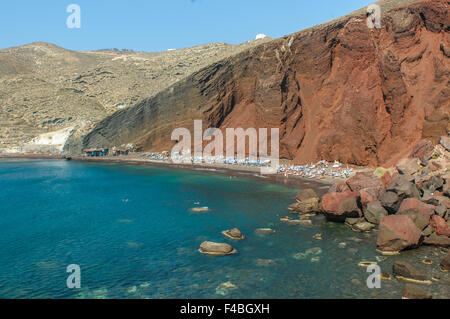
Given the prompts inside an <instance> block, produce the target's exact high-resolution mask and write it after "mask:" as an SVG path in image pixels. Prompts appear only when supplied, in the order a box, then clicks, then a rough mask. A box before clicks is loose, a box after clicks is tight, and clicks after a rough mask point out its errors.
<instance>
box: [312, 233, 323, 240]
mask: <svg viewBox="0 0 450 319" xmlns="http://www.w3.org/2000/svg"><path fill="white" fill-rule="evenodd" d="M313 238H314V239H316V240H322V239H323V238H322V234H315V235H314V236H313Z"/></svg>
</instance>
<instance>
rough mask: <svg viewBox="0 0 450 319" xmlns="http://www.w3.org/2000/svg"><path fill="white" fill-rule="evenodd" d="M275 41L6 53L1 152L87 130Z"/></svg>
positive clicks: (48, 47)
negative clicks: (209, 68) (164, 49)
mask: <svg viewBox="0 0 450 319" xmlns="http://www.w3.org/2000/svg"><path fill="white" fill-rule="evenodd" d="M267 41H270V39H269V38H267V39H261V40H257V41H250V42H246V43H243V44H241V45H229V44H225V43H215V44H206V45H200V46H196V47H193V48H187V49H181V50H175V51H168V52H154V53H151V52H150V53H147V52H133V51H129V50H101V51H89V52H77V51H71V50H66V49H63V48H61V47H58V46H56V45H53V44H50V43H42V42H36V43H31V44H28V45H24V46H20V47H14V48H9V49H4V50H0V124H1V125H0V149H1V148H2V147H3V148H9V147H16V146H19V147H20V146H22V145H23V144H24V143H25V142H28V141H30V140H31V139H33V138H34V137H36V136H38V135H39V134H42V133H47V132H52V131H57V130H60V129H63V128H66V127H73V126H77V127H79V128H81V127H84V130H87V131H86V132H85V133H87V132H89V130H90V129H92V127H93V126H94V125H95V124H96V123H97V122H99V121H100V120H101V119H103V118H105V117H106V116H107V115H110V114H112V113H114V112H115V111H117V110H119V109H120V108H124V107H127V106H130V105H133V104H135V103H137V102H139V101H141V100H142V99H144V98H148V97H151V96H153V95H155V94H156V93H158V92H160V91H161V90H163V89H165V88H167V87H169V86H170V85H172V84H173V83H175V82H176V81H179V80H180V79H183V78H185V77H186V76H188V75H190V74H192V73H193V72H195V71H198V70H200V69H201V68H203V67H205V66H207V65H209V64H211V63H213V62H216V61H219V60H221V59H223V58H226V57H229V56H231V55H233V54H236V53H238V52H241V51H243V50H245V49H247V48H250V47H253V46H255V45H257V44H260V43H264V42H267ZM84 130H82V131H79V132H78V135H80V134H83V131H84Z"/></svg>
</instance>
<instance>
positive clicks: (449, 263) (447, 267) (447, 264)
mask: <svg viewBox="0 0 450 319" xmlns="http://www.w3.org/2000/svg"><path fill="white" fill-rule="evenodd" d="M439 267H441V270H442V271H444V272H449V271H450V252H449V253H448V254H447V256H446V257H445V258H444V259H442V261H441V263H440V264H439Z"/></svg>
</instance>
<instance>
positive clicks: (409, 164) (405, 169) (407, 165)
mask: <svg viewBox="0 0 450 319" xmlns="http://www.w3.org/2000/svg"><path fill="white" fill-rule="evenodd" d="M396 168H397V170H398V171H399V173H400V174H403V175H413V174H415V173H417V172H418V171H419V168H420V164H419V161H418V160H417V158H403V159H401V160H400V161H399V162H398V163H397V166H396Z"/></svg>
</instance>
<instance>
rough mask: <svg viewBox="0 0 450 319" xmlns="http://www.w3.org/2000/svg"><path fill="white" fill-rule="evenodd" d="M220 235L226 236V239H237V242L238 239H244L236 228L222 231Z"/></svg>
mask: <svg viewBox="0 0 450 319" xmlns="http://www.w3.org/2000/svg"><path fill="white" fill-rule="evenodd" d="M222 234H224V235H225V236H227V237H228V238H231V239H238V240H239V239H244V238H245V236H244V235H243V234H242V233H241V231H240V230H239V229H237V228H233V229H229V230H224V231H223V232H222Z"/></svg>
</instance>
